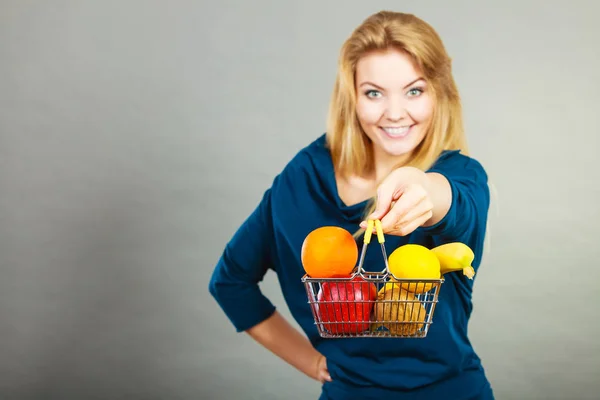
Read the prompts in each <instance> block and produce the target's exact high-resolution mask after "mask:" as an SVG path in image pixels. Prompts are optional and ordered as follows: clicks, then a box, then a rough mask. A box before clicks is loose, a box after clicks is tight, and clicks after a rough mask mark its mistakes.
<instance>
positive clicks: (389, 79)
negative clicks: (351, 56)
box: [356, 49, 433, 162]
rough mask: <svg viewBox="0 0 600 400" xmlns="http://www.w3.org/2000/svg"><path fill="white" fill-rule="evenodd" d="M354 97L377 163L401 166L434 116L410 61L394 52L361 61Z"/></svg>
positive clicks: (424, 85)
mask: <svg viewBox="0 0 600 400" xmlns="http://www.w3.org/2000/svg"><path fill="white" fill-rule="evenodd" d="M356 96H357V97H356V98H357V102H356V114H357V117H358V120H359V123H360V125H361V127H362V129H363V131H364V132H365V134H366V135H367V136H368V137H369V138H370V139H371V141H372V142H373V151H374V156H375V158H376V160H378V161H379V162H381V161H382V160H383V159H390V160H393V162H401V160H402V159H405V158H406V157H408V156H410V154H411V152H412V151H413V150H414V149H415V148H416V147H417V146H418V145H419V144H420V143H421V141H422V140H423V138H424V137H425V133H426V130H427V126H428V124H429V122H430V120H431V117H432V114H433V98H432V96H431V94H430V91H429V90H428V88H427V85H426V82H425V79H424V77H423V75H422V74H421V71H419V70H418V69H417V68H416V67H415V65H414V64H413V61H412V59H411V57H410V56H409V55H408V54H406V53H404V52H401V51H398V50H395V49H391V50H386V51H385V52H372V53H369V54H367V55H365V56H364V57H362V58H361V59H360V60H359V61H358V64H357V66H356Z"/></svg>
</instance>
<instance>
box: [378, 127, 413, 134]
mask: <svg viewBox="0 0 600 400" xmlns="http://www.w3.org/2000/svg"><path fill="white" fill-rule="evenodd" d="M409 128H410V126H403V127H399V128H389V127H388V128H383V130H384V131H386V132H387V133H388V134H390V135H403V134H405V133H406V132H408V129H409Z"/></svg>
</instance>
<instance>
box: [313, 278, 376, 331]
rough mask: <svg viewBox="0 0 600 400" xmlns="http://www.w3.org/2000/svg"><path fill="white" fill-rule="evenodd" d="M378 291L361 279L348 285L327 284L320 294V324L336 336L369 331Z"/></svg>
mask: <svg viewBox="0 0 600 400" xmlns="http://www.w3.org/2000/svg"><path fill="white" fill-rule="evenodd" d="M376 298H377V288H376V287H375V285H374V284H373V283H371V282H368V281H366V280H365V279H363V278H361V277H360V276H356V277H354V278H352V279H351V280H348V281H335V282H334V281H331V282H324V283H323V284H322V285H321V288H320V290H319V293H318V294H317V304H316V308H317V313H318V317H319V322H322V323H323V326H324V327H325V329H326V330H328V331H329V332H330V333H332V334H342V333H360V332H364V331H366V330H368V329H369V327H370V325H371V313H372V311H373V304H374V302H375V299H376Z"/></svg>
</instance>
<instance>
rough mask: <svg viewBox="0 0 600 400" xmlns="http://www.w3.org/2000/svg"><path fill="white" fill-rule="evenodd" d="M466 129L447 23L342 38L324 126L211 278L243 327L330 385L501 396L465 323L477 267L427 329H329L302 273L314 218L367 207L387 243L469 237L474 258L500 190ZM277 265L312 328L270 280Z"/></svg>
mask: <svg viewBox="0 0 600 400" xmlns="http://www.w3.org/2000/svg"><path fill="white" fill-rule="evenodd" d="M465 143H466V141H465V137H464V133H463V125H462V116H461V105H460V99H459V95H458V92H457V89H456V86H455V83H454V80H453V77H452V74H451V66H450V59H449V57H448V55H447V54H446V51H445V49H444V46H443V44H442V41H441V40H440V38H439V37H438V35H437V34H436V32H435V31H434V30H433V29H432V28H431V27H430V26H429V25H428V24H426V23H425V22H423V21H422V20H420V19H418V18H416V17H414V16H412V15H408V14H402V13H393V12H379V13H377V14H374V15H372V16H371V17H369V18H368V19H367V20H365V21H364V22H363V24H361V25H360V26H359V27H358V28H357V29H356V30H355V31H354V32H353V33H352V35H351V37H350V38H349V39H348V40H347V41H346V43H345V44H344V46H343V47H342V49H341V54H340V59H339V70H338V76H337V80H336V82H335V87H334V91H333V96H332V99H331V106H330V110H329V120H328V126H327V133H326V134H324V135H323V136H321V137H318V138H317V139H316V140H315V141H314V142H312V143H310V144H309V145H308V146H307V147H306V148H304V149H302V150H301V151H300V152H299V153H298V154H297V155H296V156H295V157H294V158H293V159H292V160H291V161H290V162H289V163H288V165H287V166H286V167H285V168H284V170H283V171H282V172H281V173H280V174H279V175H278V176H277V177H276V178H275V179H274V181H273V185H272V186H271V188H269V189H268V190H267V191H266V192H265V194H264V197H263V199H262V201H261V202H260V204H259V205H258V207H257V208H256V209H255V211H254V212H253V213H252V214H251V215H250V216H249V218H248V219H247V220H246V221H245V222H244V223H243V225H242V226H241V227H240V228H239V230H238V231H237V232H236V233H235V235H234V236H233V238H232V239H231V241H230V242H229V243H228V244H227V246H226V248H225V250H224V252H223V255H222V257H221V258H220V260H219V262H218V264H217V266H216V269H215V271H214V274H213V276H212V279H211V282H210V285H209V289H210V292H211V293H212V295H213V296H214V297H215V299H216V300H217V302H218V303H219V304H220V306H221V307H222V309H223V310H224V312H225V313H226V315H227V316H228V318H229V319H230V320H231V322H232V324H233V325H234V326H235V328H236V329H237V331H239V332H242V331H244V332H247V333H248V334H249V335H251V336H252V337H253V338H254V339H255V340H256V341H258V342H259V343H260V344H262V345H263V346H265V347H266V348H268V349H269V350H270V351H272V352H273V353H274V354H276V355H277V356H279V357H281V358H282V359H283V360H285V361H286V362H288V363H290V364H291V365H293V366H294V367H295V368H297V369H298V370H300V371H302V372H303V373H305V374H306V375H308V376H310V377H312V378H314V379H316V380H318V381H320V382H322V383H323V391H322V397H321V398H322V399H369V398H379V399H380V398H387V397H386V396H388V397H389V398H401V399H451V400H463V399H464V400H467V399H493V394H492V389H491V387H490V384H489V382H488V380H487V378H486V375H485V372H484V369H483V367H482V364H481V361H480V359H479V357H478V356H477V354H476V353H475V351H474V350H473V348H472V346H471V344H470V342H469V339H468V336H467V323H468V320H469V316H470V314H471V310H472V304H471V293H472V285H473V281H472V280H469V279H468V278H466V277H465V276H463V275H462V274H458V273H453V274H447V275H446V276H445V279H446V281H445V283H444V285H443V286H442V290H441V291H440V295H439V303H438V305H437V307H436V311H435V316H434V323H433V325H432V326H431V328H430V330H429V333H428V335H427V337H426V338H424V339H381V338H373V339H371V338H368V339H365V338H361V339H348V338H346V339H323V338H321V337H320V336H319V335H318V333H317V330H316V327H315V325H314V321H313V316H312V314H311V310H310V308H309V305H308V304H307V297H306V292H305V289H304V287H303V284H302V283H301V278H302V276H303V275H304V270H303V267H302V264H301V259H300V251H301V247H302V243H303V240H304V238H305V237H306V235H307V234H308V233H309V232H311V231H312V230H314V229H316V228H318V227H320V226H325V225H336V226H341V227H343V228H345V229H347V230H349V231H350V232H356V231H357V229H359V226H360V227H362V228H363V229H364V228H365V227H366V225H365V223H364V221H365V220H366V219H367V218H377V219H380V220H381V222H382V227H383V231H384V233H386V234H387V235H386V243H385V245H386V248H387V250H388V254H390V251H393V250H394V249H395V248H397V247H399V246H401V245H403V244H406V243H419V244H422V245H424V246H427V247H429V248H432V247H434V246H437V245H440V244H443V243H447V242H453V241H460V242H463V243H466V244H467V245H469V246H470V247H471V248H472V249H473V250H474V252H475V255H476V258H475V261H474V262H473V267H474V268H475V270H477V268H478V266H479V264H480V262H481V256H482V251H483V242H484V237H485V228H486V222H487V212H488V207H489V190H488V186H487V175H486V172H485V170H484V169H483V167H482V166H481V165H480V163H479V162H477V161H476V160H475V159H473V158H470V157H469V156H467V155H466V151H467V149H466V144H465ZM359 233H360V231H359ZM381 258H382V255H381V251H380V249H379V250H378V249H377V246H372V247H370V248H369V250H368V251H367V255H366V258H365V263H366V264H369V263H372V264H373V265H379V266H380V265H381V263H382V259H381ZM269 269H271V270H273V271H275V273H276V274H277V276H278V279H279V282H280V286H281V290H282V293H283V295H284V298H285V300H286V303H287V305H288V306H289V309H290V311H291V314H292V315H293V317H294V319H295V320H296V322H297V323H298V324H299V326H300V327H301V328H302V329H303V331H304V333H305V335H306V337H305V336H304V335H302V334H301V333H300V332H298V331H297V330H296V329H294V328H293V327H292V326H291V325H290V324H289V323H288V322H287V321H286V320H284V318H283V317H282V316H281V315H280V314H279V313H278V312H277V311H276V310H275V307H274V306H273V304H272V303H271V302H270V301H269V299H267V298H266V297H265V296H264V295H263V294H262V292H261V291H260V289H259V286H258V282H259V281H261V280H262V278H263V276H264V274H265V273H266V272H267V270H269Z"/></svg>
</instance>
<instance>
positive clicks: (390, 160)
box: [373, 148, 409, 182]
mask: <svg viewBox="0 0 600 400" xmlns="http://www.w3.org/2000/svg"><path fill="white" fill-rule="evenodd" d="M408 157H409V155H408V154H405V155H402V156H391V155H389V154H387V153H385V152H383V151H382V150H380V149H377V148H374V149H373V161H374V166H375V170H374V171H373V172H374V174H375V176H374V178H375V179H376V180H377V182H382V181H383V180H384V179H385V178H386V177H387V176H388V175H389V174H390V173H391V172H392V171H393V170H395V169H396V168H399V167H401V166H402V165H404V164H406V162H407V161H408Z"/></svg>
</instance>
